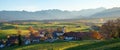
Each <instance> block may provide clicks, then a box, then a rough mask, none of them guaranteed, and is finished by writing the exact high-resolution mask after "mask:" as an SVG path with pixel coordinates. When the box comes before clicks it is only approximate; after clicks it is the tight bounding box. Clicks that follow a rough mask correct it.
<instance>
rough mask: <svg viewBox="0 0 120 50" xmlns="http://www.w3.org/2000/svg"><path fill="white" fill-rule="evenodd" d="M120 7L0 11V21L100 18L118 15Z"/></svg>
mask: <svg viewBox="0 0 120 50" xmlns="http://www.w3.org/2000/svg"><path fill="white" fill-rule="evenodd" d="M119 16H120V8H119V7H115V8H112V9H105V8H102V7H101V8H96V9H84V10H81V11H62V10H58V9H52V10H41V11H36V12H28V11H0V21H13V20H57V19H58V20H60V19H81V18H102V17H119Z"/></svg>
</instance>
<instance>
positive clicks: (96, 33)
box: [91, 31, 103, 40]
mask: <svg viewBox="0 0 120 50" xmlns="http://www.w3.org/2000/svg"><path fill="white" fill-rule="evenodd" d="M91 32H92V38H94V39H98V40H102V39H103V37H102V35H101V34H100V33H99V32H98V31H91Z"/></svg>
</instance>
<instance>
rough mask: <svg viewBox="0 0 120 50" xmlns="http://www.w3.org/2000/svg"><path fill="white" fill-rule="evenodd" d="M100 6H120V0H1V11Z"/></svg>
mask: <svg viewBox="0 0 120 50" xmlns="http://www.w3.org/2000/svg"><path fill="white" fill-rule="evenodd" d="M99 7H104V8H112V7H120V0H0V11H2V10H11V11H12V10H17V11H22V10H26V11H39V10H48V9H60V10H69V11H77V10H82V9H94V8H99Z"/></svg>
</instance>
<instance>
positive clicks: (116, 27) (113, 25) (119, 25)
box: [100, 19, 120, 38]
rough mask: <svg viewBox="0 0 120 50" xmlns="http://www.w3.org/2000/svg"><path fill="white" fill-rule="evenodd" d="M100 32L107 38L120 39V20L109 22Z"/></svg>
mask: <svg viewBox="0 0 120 50" xmlns="http://www.w3.org/2000/svg"><path fill="white" fill-rule="evenodd" d="M100 32H101V33H102V34H103V35H104V37H106V38H120V19H116V20H109V21H107V22H106V23H104V24H103V25H102V26H101V29H100Z"/></svg>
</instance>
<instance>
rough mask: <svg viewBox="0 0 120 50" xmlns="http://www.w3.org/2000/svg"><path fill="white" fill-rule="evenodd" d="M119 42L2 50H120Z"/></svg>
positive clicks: (90, 42) (66, 43) (115, 40)
mask: <svg viewBox="0 0 120 50" xmlns="http://www.w3.org/2000/svg"><path fill="white" fill-rule="evenodd" d="M119 46H120V40H119V39H114V40H103V41H99V40H84V41H69V42H65V41H59V42H58V41H56V42H54V43H47V42H45V43H39V44H35V45H34V44H32V45H26V46H13V47H7V48H4V49H2V50H8V49H9V50H79V49H81V50H120V48H119Z"/></svg>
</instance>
